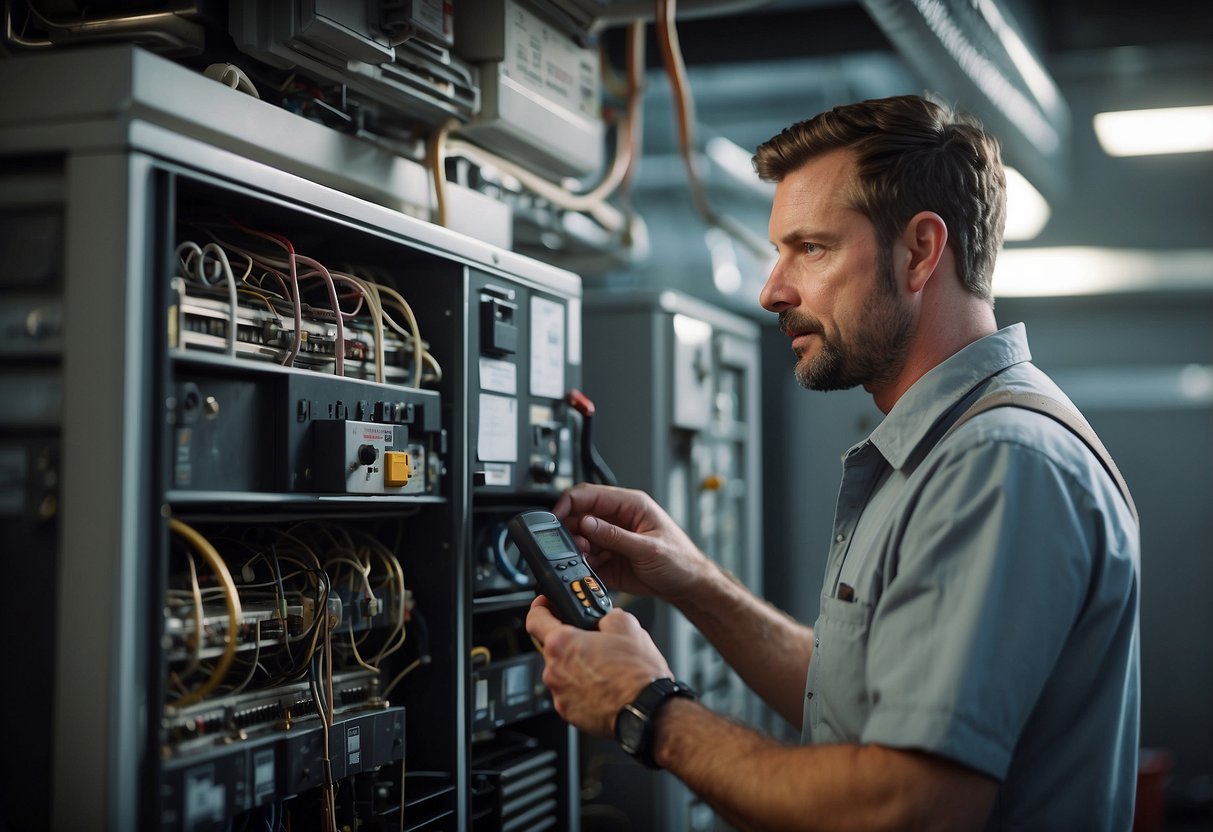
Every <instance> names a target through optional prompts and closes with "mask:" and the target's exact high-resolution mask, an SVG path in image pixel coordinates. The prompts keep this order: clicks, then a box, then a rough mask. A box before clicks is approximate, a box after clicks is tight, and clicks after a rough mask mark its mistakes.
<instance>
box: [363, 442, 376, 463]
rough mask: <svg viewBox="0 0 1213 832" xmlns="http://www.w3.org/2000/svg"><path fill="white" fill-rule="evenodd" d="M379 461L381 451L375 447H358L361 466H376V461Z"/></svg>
mask: <svg viewBox="0 0 1213 832" xmlns="http://www.w3.org/2000/svg"><path fill="white" fill-rule="evenodd" d="M377 459H379V449H378V448H376V447H375V446H374V445H359V446H358V462H359V464H361V465H374V464H375V460H377Z"/></svg>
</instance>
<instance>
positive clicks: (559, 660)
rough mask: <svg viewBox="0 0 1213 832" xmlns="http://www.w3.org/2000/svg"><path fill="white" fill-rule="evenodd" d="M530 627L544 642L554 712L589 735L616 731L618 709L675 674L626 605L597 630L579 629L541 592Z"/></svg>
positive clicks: (533, 606)
mask: <svg viewBox="0 0 1213 832" xmlns="http://www.w3.org/2000/svg"><path fill="white" fill-rule="evenodd" d="M526 628H527V631H528V632H529V633H530V634H531V635H532V636H534V637H535V640H536V641H537V642H539V644H540V645H542V647H543V659H544V669H543V681H544V684H546V685H547V686H548V688H549V689H550V690H551V691H552V701H553V702H554V703H555V705H556V712H557V713H558V714H560V716H561V717H563V718H564V719H565V720H566V721H567V722H571V723H573V724H574V725H576V726H577V727H578V728H581V729H582V730H584V731H588V732H589V733H591V734H597V735H599V736H603V737H609V736H612V735H613V734H614V731H615V715H616V714H617V713H619V709H620V708H622V707H623V706H624V705H626V704H628V703H629V702H631V701H632V700H633V699H634V698H636V695H637V694H638V693H640V691H641V690H642V689H643V688H644V686H645V685H647V684H648V683H649V682H651V681H652V680H653V679H657V678H661V677H664V676H672V675H673V674H672V673H670V666H669V665H668V664H667V663H666V660H665V658H664V657H663V656H662V655H661V652H660V651H659V650H658V649H657V646H656V645H655V644H653V639H652V638H650V637H649V634H648V633H646V632H645V631H644V629H643V628H642V627H641V626H640V622H638V621H637V620H636V617H635V616H633V615H632V614H631V613H628V612H624V611H623V610H619V609H615V610H612V611H611V612H609V613H607V615H606V617H605V618H603V619H602V620H601V621H599V623H598V631H597V632H594V631H592V630H580V629H578V628H576V627H571V626H569V625H567V624H563V623H561V621H560V620H559V619H558V618H556V616H555V615H554V614H553V613H552V608H551V605H550V604H549V603H548V600H547V598H545V597H543V596H542V595H540V596H539V597H537V598H536V599H535V601H534V603H532V604H531V611H530V613H529V614H528V615H527V619H526Z"/></svg>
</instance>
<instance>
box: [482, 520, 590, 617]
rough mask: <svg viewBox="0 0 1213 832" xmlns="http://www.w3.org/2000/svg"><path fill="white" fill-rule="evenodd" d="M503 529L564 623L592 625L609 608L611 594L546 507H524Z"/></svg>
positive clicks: (562, 525) (561, 524) (562, 526)
mask: <svg viewBox="0 0 1213 832" xmlns="http://www.w3.org/2000/svg"><path fill="white" fill-rule="evenodd" d="M506 530H507V532H508V533H509V536H510V540H512V541H513V542H514V545H515V546H517V547H518V551H519V552H521V553H522V556H523V558H525V559H526V562H527V565H528V566H530V567H531V574H533V575H534V576H535V580H536V582H538V584H539V590H540V591H541V592H542V593H543V594H544V595H546V596H547V598H548V600H549V601H551V602H552V606H553V607H555V609H556V613H557V615H559V617H560V618H561V619H562V620H563V621H564V622H565V623H566V624H573V625H574V626H577V627H582V628H583V629H586V630H593V629H596V628H597V627H598V620H599V619H600V618H602V617H603V616H605V615H606V614H607V613H608V612H610V610H611V608H612V603H611V596H610V595H608V594H607V591H606V587H604V586H603V585H602V582H601V581H599V580H598V576H597V575H595V574H594V571H593V570H592V569H590V566H589V564H587V563H586V562H585V558H583V557H582V556H581V552H579V551H578V550H577V544H576V543H575V542H574V541H573V536H572V535H571V534H569V531H568V529H566V528H565V527H564V524H563V523H561V522H560V519H559V518H558V517H557V516H556V515H555V514H552V513H551V512H550V511H524V512H522V513H521V514H519V515H517V516H516V517H515V518H514V519H513V520H511V521H510V522H509V525H507V526H506Z"/></svg>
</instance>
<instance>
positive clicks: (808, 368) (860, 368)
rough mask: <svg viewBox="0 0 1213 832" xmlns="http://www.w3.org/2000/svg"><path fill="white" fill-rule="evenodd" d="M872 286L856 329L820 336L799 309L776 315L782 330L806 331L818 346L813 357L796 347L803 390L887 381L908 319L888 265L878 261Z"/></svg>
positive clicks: (904, 345) (903, 346) (817, 325)
mask: <svg viewBox="0 0 1213 832" xmlns="http://www.w3.org/2000/svg"><path fill="white" fill-rule="evenodd" d="M877 268H878V269H879V271H880V274H879V275H878V279H877V281H876V285H875V286H874V287H873V289H872V291H871V293H870V294H869V295H868V297H867V298H866V299H865V300H864V304H863V308H862V310H861V311H860V314H859V318H858V321H857V329H856V332H855V333H854V334H853V335H851V336H849V337H844V336H843V334H842V333H841V332H839V333H838V334H837V335H835V336H830V335H827V334H826V331H825V327H824V326H822V324H821V322H820V321H819V320H817V319H816V318H814V317H813V316H812V315H809V314H807V313H804V312H800V311H798V310H795V309H785V310H784V311H782V312H780V313H779V326H780V328H781V329H782V330H783V331H784V332H811V333H815V334H816V335H817V338H818V339H819V340H820V342H821V344H820V347H819V349H818V351H817V355H816V356H813V357H812V358H808V357H806V355H805V353H806V352H807V350H806V349H796V350H795V352H796V368H795V374H796V380H797V381H798V382H800V385H801V386H802V387H804V388H805V389H807V390H849V389H851V388H852V387H858V386H860V385H863V386H864V387H871V386H872V385H880V384H882V383H884V382H887V381H890V380H892V379H893V378H894V377H895V376H896V375H897V373H898V372H899V371H900V370H901V367H902V364H903V362H904V360H905V354H906V351H907V349H908V348H909V344H910V337H911V334H912V328H913V321H912V318H911V314H910V311H909V310H908V309H906V308H905V307H904V306H902V305H901V304H900V303H898V298H897V293H896V290H895V289H894V282H893V274H892V268H891V265H889V264H887V263H881V264H879V265H878V267H877Z"/></svg>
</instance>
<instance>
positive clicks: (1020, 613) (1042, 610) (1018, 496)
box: [861, 433, 1092, 779]
mask: <svg viewBox="0 0 1213 832" xmlns="http://www.w3.org/2000/svg"><path fill="white" fill-rule="evenodd" d="M960 437H961V434H960V433H958V434H957V436H956V439H957V440H959V439H960ZM949 444H955V445H958V446H962V447H958V448H956V449H955V450H954V451H953V450H952V449H948V452H947V453H941V454H939V459H938V460H937V461H935V462H933V463H931V462H928V463H924V468H925V467H926V466H927V465H929V466H931V469H930V470H920V471H919V473H921V474H925V475H926V476H925V479H924V483H925V484H924V486H923V488H922V490H921V493H920V495H919V497H918V499H917V500H916V501H915V503H914V504H913V507H912V509H911V510H910V512H909V514H908V515H907V517H906V519H905V521H904V523H905V525H904V527H903V529H902V533H901V536H900V540H899V547H900V551H899V552H898V557H897V560H896V563H897V573H896V575H893V576H887V577H886V584H885V588H884V591H883V593H882V595H881V598H880V601H879V603H878V604H877V606H876V610H875V612H874V614H873V618H872V624H871V630H870V637H869V654H868V662H867V675H868V678H867V690H868V693H869V697H870V702H871V706H872V710H871V712H870V714H869V719H868V721H867V723H866V725H865V727H864V730H863V733H862V736H861V741H862V742H865V743H875V744H880V745H886V746H891V747H897V748H915V749H921V750H925V751H930V752H933V753H936V754H939V755H942V756H944V757H947V758H949V759H952V760H955V761H956V762H959V763H962V764H964V765H967V766H970V767H972V768H975V769H977V770H979V771H982V772H985V773H987V774H989V775H991V776H993V777H995V778H998V779H1003V778H1004V777H1005V776H1006V773H1007V769H1008V766H1009V765H1010V760H1011V754H1012V751H1013V750H1014V748H1015V744H1016V742H1017V740H1018V737H1019V735H1020V733H1021V731H1022V729H1023V726H1024V724H1025V723H1026V722H1027V720H1028V717H1029V716H1030V714H1031V712H1032V709H1033V707H1034V705H1035V703H1036V702H1037V700H1038V699H1039V697H1040V694H1041V691H1042V689H1043V688H1044V686H1045V684H1046V682H1047V680H1048V678H1049V675H1050V673H1051V671H1052V669H1053V667H1054V665H1055V664H1056V662H1057V660H1058V656H1059V654H1060V653H1061V651H1062V648H1063V646H1064V644H1065V641H1066V639H1067V636H1068V633H1069V631H1070V629H1071V628H1072V626H1073V624H1074V622H1075V620H1076V619H1077V617H1078V615H1079V612H1080V610H1081V607H1082V603H1083V598H1084V594H1085V592H1086V587H1087V586H1088V584H1089V579H1090V571H1091V565H1090V564H1091V562H1092V556H1091V554H1090V551H1091V541H1090V539H1089V538H1090V536H1091V532H1090V531H1089V530H1090V528H1091V523H1090V518H1089V509H1090V504H1091V500H1090V495H1089V492H1088V491H1087V490H1086V489H1085V488H1083V486H1082V485H1081V484H1080V483H1078V482H1077V481H1076V480H1075V478H1074V477H1073V476H1072V475H1071V474H1070V473H1069V472H1067V471H1066V470H1064V469H1062V468H1060V467H1059V466H1058V465H1057V464H1056V462H1055V461H1054V460H1053V459H1051V458H1050V457H1049V455H1047V454H1045V453H1043V452H1041V451H1040V450H1038V449H1036V448H1033V447H1030V446H1028V445H1026V444H1023V443H1022V442H1019V441H1013V440H1012V441H1008V440H991V439H989V438H988V434H987V435H986V438H984V439H982V440H981V441H978V442H975V443H973V442H970V443H963V442H959V441H958V442H956V443H951V442H950V443H949ZM940 450H944V449H942V448H941V449H940Z"/></svg>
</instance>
